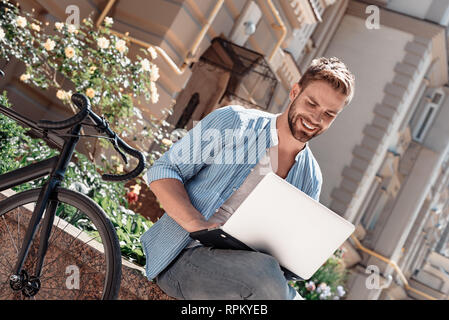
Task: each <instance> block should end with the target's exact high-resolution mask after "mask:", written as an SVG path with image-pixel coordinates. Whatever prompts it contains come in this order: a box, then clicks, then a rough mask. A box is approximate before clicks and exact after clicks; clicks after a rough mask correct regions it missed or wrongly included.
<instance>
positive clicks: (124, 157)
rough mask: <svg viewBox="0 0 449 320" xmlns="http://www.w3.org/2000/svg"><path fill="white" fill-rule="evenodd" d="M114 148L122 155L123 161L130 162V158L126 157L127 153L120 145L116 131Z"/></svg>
mask: <svg viewBox="0 0 449 320" xmlns="http://www.w3.org/2000/svg"><path fill="white" fill-rule="evenodd" d="M114 149H115V151H117V152H118V153H119V154H120V155H121V156H122V159H123V161H125V163H126V164H128V159H127V158H126V155H125V154H124V153H123V151H122V150H120V148H119V147H118V143H117V134H116V133H115V132H114Z"/></svg>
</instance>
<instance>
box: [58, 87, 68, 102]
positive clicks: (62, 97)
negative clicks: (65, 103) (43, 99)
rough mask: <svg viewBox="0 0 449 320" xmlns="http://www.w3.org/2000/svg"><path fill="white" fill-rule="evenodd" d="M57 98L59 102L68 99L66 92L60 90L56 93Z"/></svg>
mask: <svg viewBox="0 0 449 320" xmlns="http://www.w3.org/2000/svg"><path fill="white" fill-rule="evenodd" d="M56 97H57V98H58V99H59V100H64V99H65V97H66V92H65V91H64V90H61V89H59V90H58V91H57V92H56Z"/></svg>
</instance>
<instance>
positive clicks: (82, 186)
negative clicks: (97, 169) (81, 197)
mask: <svg viewBox="0 0 449 320" xmlns="http://www.w3.org/2000/svg"><path fill="white" fill-rule="evenodd" d="M69 189H70V190H74V191H78V192H81V193H83V194H88V193H89V191H90V189H89V188H88V187H87V186H86V185H85V184H84V183H82V182H78V181H76V182H74V183H72V184H71V185H70V186H69Z"/></svg>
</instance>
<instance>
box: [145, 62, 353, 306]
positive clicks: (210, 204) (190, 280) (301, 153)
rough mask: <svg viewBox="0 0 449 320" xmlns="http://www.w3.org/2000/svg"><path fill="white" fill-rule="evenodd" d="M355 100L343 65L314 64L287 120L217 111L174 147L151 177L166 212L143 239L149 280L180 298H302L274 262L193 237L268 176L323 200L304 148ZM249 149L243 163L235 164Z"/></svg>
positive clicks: (296, 89) (296, 90) (239, 110)
mask: <svg viewBox="0 0 449 320" xmlns="http://www.w3.org/2000/svg"><path fill="white" fill-rule="evenodd" d="M353 94H354V76H353V75H352V73H351V72H350V71H349V70H348V69H347V67H346V66H345V64H344V63H343V62H341V61H340V60H339V59H338V58H335V57H334V58H318V59H315V60H313V61H312V64H311V65H310V67H309V68H308V69H307V70H306V72H305V73H304V75H303V76H302V77H301V79H300V80H299V82H298V83H296V84H295V85H294V86H293V88H292V89H291V91H290V94H289V98H290V104H289V106H288V108H287V109H286V110H285V111H284V112H283V113H281V114H277V115H275V114H271V113H267V112H263V111H260V110H255V109H246V108H243V107H241V106H227V107H223V108H219V109H217V110H215V111H213V112H211V113H210V114H209V115H207V116H206V117H205V118H204V119H203V120H201V121H200V122H199V123H198V124H197V125H196V126H195V127H194V128H193V129H192V130H190V131H189V132H188V134H187V135H186V136H184V137H183V138H182V139H181V140H179V141H178V142H176V143H175V144H174V145H173V146H172V147H171V148H170V150H169V151H167V152H166V153H165V154H164V155H163V156H162V157H161V158H159V159H158V160H157V161H155V163H154V164H153V166H152V167H151V168H150V169H149V170H148V173H147V175H146V180H147V183H148V185H149V186H150V188H151V190H152V191H153V192H154V194H155V195H156V197H157V199H158V200H159V202H160V203H161V204H162V206H163V208H164V209H165V211H166V212H165V213H164V215H163V216H162V217H161V219H159V220H158V222H156V223H155V224H154V226H152V227H151V228H150V229H149V230H148V231H147V232H146V233H145V234H144V235H143V236H142V238H141V241H142V245H143V248H144V252H145V255H146V259H147V264H146V273H147V277H148V278H149V279H150V280H151V279H154V278H155V279H156V282H157V284H158V285H159V286H160V287H161V289H162V290H163V291H164V292H166V293H167V294H168V295H170V296H172V297H175V298H177V299H223V300H233V299H301V297H300V296H299V295H298V293H297V292H296V291H295V290H294V289H293V288H292V287H291V286H289V285H288V283H287V278H286V277H285V275H284V273H283V271H282V269H281V268H280V266H279V263H278V262H277V261H276V260H275V259H274V258H273V257H272V256H269V255H267V254H263V253H259V252H251V251H243V250H222V249H214V248H210V247H204V246H203V245H202V244H201V243H199V242H197V241H195V240H192V239H191V238H190V237H189V232H193V231H198V230H201V229H207V228H212V227H216V226H219V225H221V224H223V223H224V222H226V220H227V219H228V218H229V217H230V216H231V215H232V214H233V212H234V211H235V210H236V209H237V208H238V207H239V205H240V204H241V203H242V202H243V200H244V199H245V198H246V197H247V196H248V195H249V193H250V192H251V191H252V190H253V189H254V187H255V186H256V185H257V184H258V183H259V182H260V180H262V178H263V177H264V175H265V174H266V173H267V172H268V171H273V172H274V173H276V174H277V175H279V176H280V177H281V178H283V179H286V181H287V182H289V183H291V184H292V185H294V186H295V187H297V188H298V189H300V190H302V191H303V192H305V193H306V194H308V195H309V196H310V197H312V198H314V199H315V200H317V201H318V200H319V195H320V192H321V185H322V176H321V171H320V168H319V165H318V163H317V161H316V160H315V158H314V156H313V154H312V152H311V150H310V149H309V147H308V144H307V142H308V141H309V140H310V139H312V138H314V137H316V136H318V135H320V134H322V133H324V132H325V131H326V130H327V129H328V128H329V127H330V125H331V124H332V122H333V121H334V120H335V118H336V117H337V115H338V114H339V113H340V112H341V111H342V110H343V108H344V107H345V106H346V105H347V104H349V103H350V101H351V99H352V97H353ZM230 132H231V135H229V134H228V133H230ZM195 141H196V142H195ZM261 146H262V147H261ZM211 147H212V148H211ZM243 150H246V152H245V154H244V155H246V156H247V157H244V156H243V157H242V158H241V159H246V161H237V160H234V155H235V154H236V152H237V153H238V152H243ZM180 151H181V155H180ZM205 151H207V152H205ZM211 151H213V152H211ZM229 153H231V155H233V156H232V157H229ZM224 158H226V159H227V160H228V161H223V159H224ZM236 158H238V157H236ZM229 159H231V160H232V161H229ZM250 159H255V161H251V160H250ZM273 201H276V199H273ZM273 219H276V213H275V212H273ZM268 225H269V221H267V226H268Z"/></svg>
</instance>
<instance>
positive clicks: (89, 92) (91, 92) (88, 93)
mask: <svg viewBox="0 0 449 320" xmlns="http://www.w3.org/2000/svg"><path fill="white" fill-rule="evenodd" d="M86 96H88V97H89V98H91V99H92V98H93V97H95V90H94V89H92V88H87V90H86Z"/></svg>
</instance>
